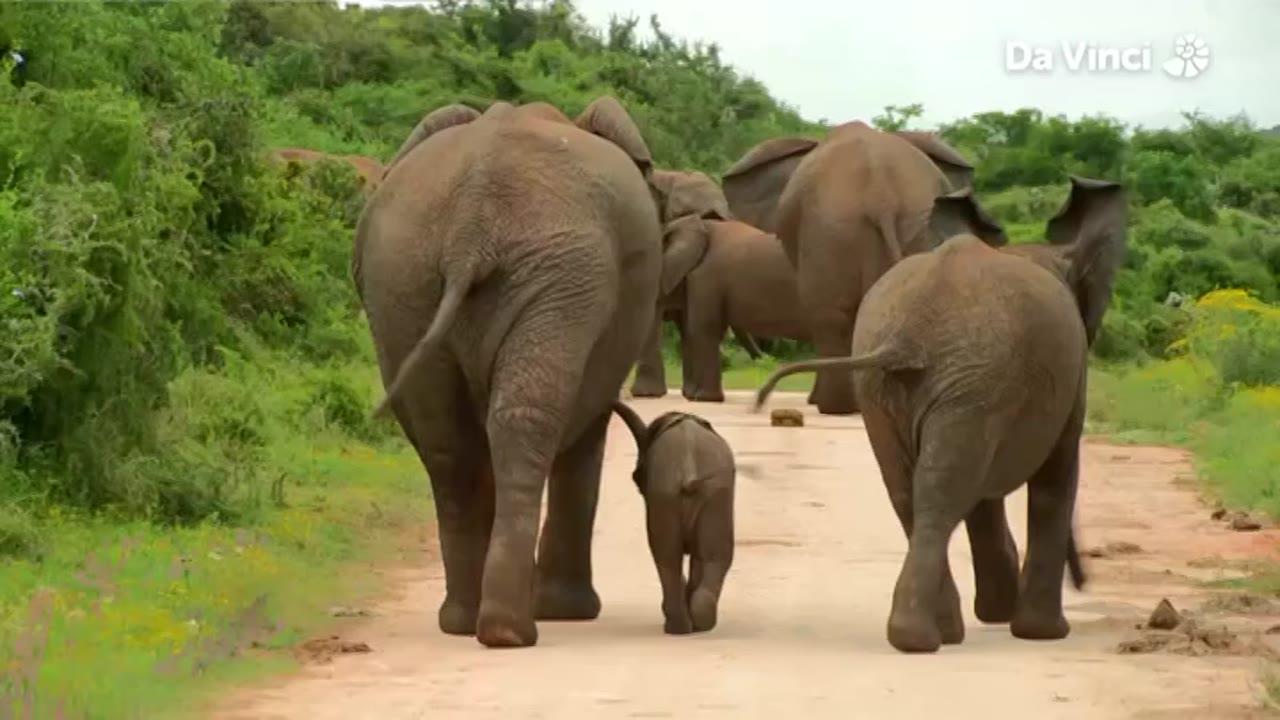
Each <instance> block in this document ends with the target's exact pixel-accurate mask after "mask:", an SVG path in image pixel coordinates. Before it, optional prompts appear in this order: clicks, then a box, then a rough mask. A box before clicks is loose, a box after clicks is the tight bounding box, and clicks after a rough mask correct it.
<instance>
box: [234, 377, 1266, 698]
mask: <svg viewBox="0 0 1280 720" xmlns="http://www.w3.org/2000/svg"><path fill="white" fill-rule="evenodd" d="M683 404H684V403H683V401H682V400H680V399H679V397H678V395H676V396H669V397H668V398H664V399H661V400H647V401H646V400H638V401H635V402H634V406H635V407H636V409H637V410H638V411H639V412H640V413H641V415H642V416H644V417H645V418H646V419H651V418H653V417H655V416H656V415H657V414H659V413H661V412H663V411H665V410H667V409H670V408H672V407H679V406H681V405H683ZM773 406H774V407H779V406H791V407H801V406H802V397H800V396H797V395H787V394H778V395H775V400H774V404H773ZM696 412H699V413H701V414H703V415H704V416H706V417H707V418H708V419H710V420H711V421H712V423H714V424H715V426H716V428H717V429H718V430H719V431H720V432H721V433H722V434H724V435H725V437H726V438H727V439H728V440H729V442H730V444H731V445H732V446H733V448H734V450H735V452H736V454H737V458H738V463H739V465H740V467H741V468H742V469H741V470H740V473H739V476H738V483H739V484H738V488H739V490H738V500H737V522H738V542H739V545H738V553H737V557H736V559H735V564H734V567H733V569H732V570H731V571H730V574H729V578H728V581H727V584H726V588H725V594H724V597H723V599H722V604H721V610H720V625H719V627H717V628H716V629H715V630H714V631H713V632H711V633H710V634H707V635H702V636H693V637H667V636H664V635H663V634H662V631H661V630H662V617H661V613H660V610H659V598H660V593H659V588H658V582H657V577H656V574H655V571H654V569H653V566H652V564H651V562H650V559H649V556H648V551H647V546H646V543H645V536H644V529H643V527H644V526H643V522H642V521H643V508H642V505H641V501H640V498H639V497H638V496H637V495H636V493H635V490H634V488H633V486H632V485H631V483H630V472H631V468H632V465H633V463H634V459H635V447H634V444H633V443H632V441H631V440H630V438H629V436H628V435H627V434H626V430H625V428H624V427H623V425H622V424H621V422H619V421H617V420H616V419H615V420H614V423H613V425H612V426H611V428H610V436H609V444H608V450H607V455H606V460H605V482H604V489H603V492H602V500H601V507H600V512H599V518H598V521H597V535H596V541H595V568H596V583H597V588H598V590H599V592H600V594H601V597H602V599H603V602H604V611H603V613H602V615H601V617H600V619H599V620H597V621H595V622H592V623H571V624H559V623H540V626H539V631H540V634H541V638H540V641H539V645H538V646H537V647H535V648H531V649H526V650H516V651H491V650H486V649H484V648H482V647H481V646H480V645H479V644H478V643H476V642H475V640H473V639H470V638H456V637H447V636H444V635H442V634H441V633H439V632H438V630H437V629H436V625H435V622H436V608H437V606H438V604H439V602H440V599H441V598H442V597H443V576H442V569H441V567H440V564H439V561H438V559H436V556H435V555H434V554H432V555H431V557H430V558H427V559H426V560H425V561H424V563H423V566H422V567H420V568H418V569H415V570H412V571H407V572H406V573H405V574H404V576H403V578H402V582H401V584H400V593H399V594H398V596H396V597H393V598H390V599H387V600H386V601H384V602H383V603H382V604H380V605H378V606H376V607H374V608H373V611H374V613H375V616H374V617H373V618H371V619H366V620H358V621H353V622H352V623H350V624H347V625H343V626H340V627H339V628H338V632H341V633H342V636H343V637H344V638H350V639H353V640H362V641H365V642H367V643H368V644H369V645H370V646H371V647H372V648H373V652H372V653H369V654H364V655H347V656H341V657H339V658H337V659H335V660H334V661H333V662H332V663H331V664H326V665H316V666H312V667H308V668H307V669H305V670H304V671H303V672H301V673H300V674H298V675H297V676H295V677H293V678H288V679H286V680H284V681H282V682H276V683H274V684H272V685H269V686H265V687H260V688H255V689H250V690H246V691H244V692H242V693H239V694H237V695H235V696H232V697H228V698H226V699H225V702H224V703H223V705H222V707H221V708H219V709H218V711H217V712H215V717H219V718H228V719H239V718H262V719H266V718H307V719H308V720H321V719H324V718H387V719H393V718H431V719H436V718H455V717H456V718H468V719H471V720H480V719H482V718H554V719H555V720H572V719H573V718H579V717H581V718H681V719H683V718H752V717H768V718H782V717H797V718H826V717H855V718H928V717H946V718H953V719H956V720H959V719H961V718H983V720H991V719H992V718H1004V717H1008V718H1019V719H1022V718H1030V717H1034V718H1042V719H1043V718H1130V717H1149V718H1157V717H1159V718H1164V717H1203V718H1210V717H1212V718H1224V717H1248V716H1252V713H1249V712H1246V711H1245V710H1244V709H1243V708H1244V707H1246V706H1256V705H1257V701H1256V699H1255V698H1256V690H1255V689H1254V687H1253V684H1254V683H1255V680H1256V677H1257V674H1258V668H1259V661H1258V660H1257V659H1256V658H1191V657H1182V656H1172V655H1141V656H1135V655H1119V654H1116V653H1115V652H1114V648H1115V646H1116V643H1117V641H1118V640H1119V639H1120V638H1121V636H1122V634H1123V633H1124V632H1125V631H1126V627H1127V628H1130V629H1131V628H1132V621H1133V619H1134V618H1137V617H1138V616H1140V615H1141V616H1145V614H1146V612H1148V611H1149V610H1150V608H1152V607H1153V606H1154V604H1155V602H1156V601H1157V600H1158V599H1159V598H1160V597H1163V596H1168V597H1170V598H1171V599H1173V601H1174V602H1175V604H1178V605H1180V606H1187V607H1194V606H1195V605H1196V603H1197V602H1198V601H1199V599H1200V598H1199V597H1198V594H1199V593H1200V591H1198V590H1196V589H1195V588H1194V587H1193V583H1192V578H1197V579H1204V578H1209V577H1213V576H1214V575H1215V574H1220V573H1222V572H1223V571H1222V570H1221V569H1220V568H1219V569H1214V568H1213V567H1209V568H1203V567H1202V566H1203V565H1205V563H1203V562H1192V563H1191V565H1188V562H1189V561H1194V560H1196V559H1197V558H1203V557H1204V556H1212V555H1219V556H1222V557H1226V558H1230V557H1241V556H1246V555H1249V554H1255V555H1256V554H1257V553H1258V552H1260V551H1262V550H1265V549H1267V548H1274V547H1275V546H1276V544H1277V536H1276V535H1274V534H1272V532H1271V531H1264V532H1262V533H1253V534H1240V533H1232V532H1231V531H1229V530H1226V529H1224V528H1221V527H1219V526H1218V525H1216V524H1214V523H1211V522H1210V521H1209V520H1208V513H1207V511H1206V510H1205V508H1204V507H1203V506H1201V505H1200V504H1199V503H1198V501H1197V500H1196V497H1195V494H1194V492H1193V490H1191V489H1190V487H1189V484H1188V483H1186V482H1185V477H1183V478H1182V479H1181V480H1180V479H1179V478H1180V476H1185V475H1186V474H1187V473H1189V468H1188V466H1187V464H1186V460H1185V458H1184V457H1183V456H1182V455H1181V454H1180V453H1178V452H1175V451H1171V450H1163V449H1156V448H1117V447H1111V446H1107V445H1101V444H1096V443H1092V442H1089V443H1086V445H1085V463H1084V486H1083V488H1082V490H1081V506H1080V509H1079V513H1078V514H1079V522H1080V527H1081V531H1080V532H1081V543H1082V545H1083V546H1084V547H1090V546H1094V545H1099V544H1102V543H1107V542H1113V541H1132V542H1136V543H1138V544H1140V545H1141V546H1142V547H1143V548H1144V549H1145V550H1146V552H1144V553H1142V554H1138V555H1127V556H1124V557H1113V558H1109V559H1102V560H1098V559H1094V560H1092V561H1091V562H1090V564H1089V565H1088V566H1087V567H1088V570H1089V571H1090V572H1091V573H1092V575H1091V580H1092V582H1093V584H1092V585H1091V586H1090V587H1089V588H1088V590H1087V591H1086V593H1082V594H1081V593H1074V592H1071V591H1070V590H1068V591H1067V598H1066V601H1067V604H1068V608H1069V609H1068V614H1069V617H1070V618H1071V620H1072V622H1073V626H1074V632H1073V634H1072V636H1071V637H1070V638H1069V639H1067V640H1065V641H1062V642H1053V643H1029V642H1025V641H1020V640H1016V639H1014V638H1012V637H1011V636H1010V635H1009V632H1008V629H1007V628H1006V627H986V626H982V625H980V624H978V623H977V622H976V620H974V619H973V617H972V611H971V607H970V606H971V603H972V597H973V595H972V592H973V578H972V571H971V569H970V568H971V565H970V562H969V557H968V548H967V543H965V542H964V533H963V532H959V533H957V534H956V536H955V538H954V541H953V544H952V567H953V568H954V569H955V572H956V580H957V582H958V583H959V585H960V591H961V594H962V597H963V599H964V604H965V606H966V607H965V611H966V614H968V616H969V628H968V637H967V639H966V641H965V643H964V644H963V645H960V646H954V647H944V648H943V650H942V651H941V652H940V653H938V654H937V655H932V656H907V655H902V654H899V653H897V652H895V651H894V650H893V649H891V648H890V647H889V645H888V643H887V642H886V640H885V634H884V627H885V620H886V617H887V613H888V609H889V600H890V595H891V592H892V588H893V584H894V580H895V578H896V577H897V573H898V569H899V564H900V562H901V559H902V556H903V553H904V551H905V546H906V542H905V539H904V538H903V536H902V532H901V530H900V529H899V527H898V524H897V521H896V520H895V518H894V516H893V513H892V512H891V510H890V507H889V503H888V499H887V498H886V497H885V494H884V489H883V486H882V485H881V483H880V479H879V475H878V471H877V468H876V464H875V461H874V458H873V456H872V453H871V448H870V446H869V445H868V442H867V439H866V435H865V432H864V431H863V430H862V421H861V419H860V418H858V417H852V418H831V417H822V416H818V415H816V413H815V412H814V411H813V410H812V409H806V411H805V415H806V420H807V422H808V423H809V425H808V427H805V428H803V429H791V428H773V427H769V426H768V415H767V413H766V414H761V415H752V414H750V413H749V412H748V410H747V407H746V396H745V395H744V394H733V395H732V396H731V397H730V399H729V401H728V402H726V403H724V404H699V405H697V406H696ZM1024 507H1025V499H1024V497H1023V496H1022V495H1021V494H1019V495H1017V496H1014V497H1013V498H1011V499H1010V517H1011V521H1012V522H1014V523H1015V537H1016V538H1017V539H1018V543H1019V545H1020V546H1022V544H1023V538H1024V534H1023V530H1022V520H1023V516H1024ZM1192 566H1196V567H1201V569H1198V570H1197V569H1195V568H1194V567H1192ZM1125 621H1128V623H1129V624H1128V625H1127V626H1126V622H1125Z"/></svg>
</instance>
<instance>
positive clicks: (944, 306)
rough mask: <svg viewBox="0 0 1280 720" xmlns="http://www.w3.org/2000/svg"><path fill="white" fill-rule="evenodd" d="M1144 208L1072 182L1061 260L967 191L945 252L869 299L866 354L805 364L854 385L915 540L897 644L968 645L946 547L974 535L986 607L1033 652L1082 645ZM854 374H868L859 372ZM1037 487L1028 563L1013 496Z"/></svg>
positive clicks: (802, 366) (900, 600)
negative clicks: (1094, 526)
mask: <svg viewBox="0 0 1280 720" xmlns="http://www.w3.org/2000/svg"><path fill="white" fill-rule="evenodd" d="M1126 212H1127V201H1126V198H1125V192H1124V190H1123V188H1122V187H1121V186H1120V185H1118V184H1116V183H1113V182H1107V181H1102V180H1091V179H1087V178H1076V177H1073V178H1072V179H1071V195H1070V197H1069V198H1068V200H1067V202H1066V204H1065V205H1064V206H1063V208H1062V209H1061V210H1060V211H1059V212H1058V214H1057V215H1056V216H1054V218H1053V219H1051V220H1050V221H1049V223H1048V226H1047V230H1046V238H1047V239H1048V243H1047V244H1038V245H1015V246H1004V233H1003V231H1002V229H1001V228H1000V226H999V225H998V224H997V223H996V222H995V221H994V220H992V219H991V218H990V217H989V216H987V215H986V213H985V212H983V211H982V209H981V208H980V207H978V205H977V204H976V203H975V202H974V201H973V198H972V196H971V195H970V194H969V192H968V191H961V192H960V193H957V194H954V195H951V196H948V197H944V198H940V199H939V200H938V202H937V205H936V207H935V210H934V213H933V218H932V222H931V225H932V227H933V228H934V229H935V232H934V233H931V234H932V235H933V236H934V237H935V239H936V240H944V239H945V241H944V242H942V243H941V244H940V245H939V246H938V247H936V249H934V250H933V251H932V252H927V253H923V254H920V255H915V256H912V257H909V258H906V259H905V260H903V261H902V262H901V263H899V264H897V265H896V266H894V267H893V269H891V270H889V272H887V273H886V274H885V275H884V277H883V278H881V279H880V282H878V283H877V284H876V285H875V287H874V288H872V289H871V292H870V293H868V294H867V297H866V300H865V301H864V302H863V303H862V309H861V311H860V313H859V315H858V326H857V328H856V330H855V331H854V336H853V341H852V355H851V356H850V357H846V358H831V359H826V360H817V361H810V362H802V363H796V364H793V365H789V366H787V367H784V368H782V369H780V370H779V371H778V372H777V373H775V374H774V376H773V377H771V378H770V379H769V381H768V382H767V383H766V384H765V385H764V386H763V387H762V388H761V389H760V392H759V395H758V398H757V407H758V406H759V404H760V403H762V402H763V401H764V399H765V398H766V397H767V396H768V394H769V392H770V391H771V390H772V389H773V387H774V386H775V385H776V383H777V382H778V380H779V379H781V378H782V377H783V376H786V375H789V374H791V373H794V372H799V371H802V370H814V369H819V368H824V369H829V370H831V371H834V372H841V373H844V374H850V375H853V376H854V378H855V379H856V384H857V389H858V393H859V396H860V397H861V398H862V399H863V401H864V402H863V419H864V422H865V423H866V428H867V435H868V436H869V437H870V440H871V446H872V449H873V450H874V451H875V456H876V461H877V462H878V464H879V465H880V471H881V474H882V476H883V479H884V483H885V487H886V489H887V490H888V492H889V498H890V500H891V501H892V503H893V508H894V510H895V511H896V512H897V515H898V518H899V520H900V521H901V522H902V527H903V529H904V530H905V531H906V534H907V537H908V550H907V557H906V560H905V562H904V563H903V566H902V572H901V574H900V575H899V577H898V583H897V586H896V587H895V589H894V594H893V611H892V614H891V615H890V617H889V625H888V636H889V642H890V643H892V644H893V646H894V647H896V648H898V649H899V650H902V651H926V652H928V651H934V650H936V649H937V648H938V646H939V645H940V644H942V643H958V642H960V641H961V640H962V639H963V638H964V622H963V619H962V616H961V614H960V598H959V594H958V593H957V592H956V586H955V582H954V580H953V579H952V576H951V570H950V568H949V566H948V563H947V543H948V540H949V538H950V537H951V533H952V532H953V531H954V530H955V528H956V526H957V525H958V524H959V523H960V522H961V521H964V522H965V525H966V528H967V530H968V534H969V543H970V546H971V548H972V551H973V562H974V575H975V581H976V585H977V597H976V599H975V609H976V611H977V615H978V617H979V619H981V620H983V621H986V622H1011V630H1012V632H1013V634H1014V635H1015V636H1017V637H1020V638H1026V639H1059V638H1063V637H1066V635H1067V634H1068V632H1069V631H1070V626H1069V625H1068V623H1067V620H1066V617H1065V616H1064V615H1063V612H1062V579H1063V566H1064V563H1066V564H1069V565H1070V568H1071V570H1072V580H1073V582H1074V583H1075V584H1076V586H1077V587H1079V586H1080V585H1081V584H1082V583H1083V581H1084V577H1083V573H1082V572H1081V569H1080V567H1079V558H1078V556H1077V554H1076V548H1075V542H1074V539H1073V531H1072V522H1073V518H1072V516H1073V511H1074V507H1075V498H1076V486H1077V481H1078V475H1079V469H1080V458H1079V455H1080V435H1081V432H1082V429H1083V424H1084V416H1085V396H1086V395H1085V383H1086V379H1087V369H1088V354H1089V347H1090V346H1091V344H1092V343H1093V340H1094V338H1095V337H1096V336H1097V333H1098V329H1099V327H1100V326H1101V323H1102V316H1103V313H1104V312H1105V310H1106V308H1107V305H1108V304H1109V302H1110V299H1111V289H1112V283H1113V282H1114V279H1115V274H1116V271H1117V269H1118V267H1119V265H1120V263H1121V260H1122V257H1123V254H1124V248H1125V221H1126ZM851 371H852V372H851ZM1024 484H1025V485H1027V486H1028V501H1027V555H1026V562H1025V563H1024V564H1023V567H1022V574H1021V578H1019V576H1018V553H1017V547H1016V546H1015V545H1014V542H1013V537H1012V536H1011V534H1010V533H1009V527H1008V523H1007V521H1006V518H1005V511H1004V498H1005V496H1006V495H1008V494H1009V493H1011V492H1013V491H1014V490H1016V489H1018V488H1019V487H1021V486H1022V485H1024Z"/></svg>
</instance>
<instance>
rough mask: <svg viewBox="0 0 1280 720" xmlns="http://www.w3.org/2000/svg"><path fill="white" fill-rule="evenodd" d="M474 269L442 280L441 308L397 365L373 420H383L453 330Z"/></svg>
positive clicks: (469, 289) (472, 281) (472, 278)
mask: <svg viewBox="0 0 1280 720" xmlns="http://www.w3.org/2000/svg"><path fill="white" fill-rule="evenodd" d="M475 276H476V273H475V270H474V268H467V269H466V270H465V271H463V272H461V273H459V274H458V275H457V276H456V277H455V278H454V279H453V280H450V279H448V278H446V279H445V287H444V297H442V298H441V299H440V306H439V307H437V308H436V315H435V317H434V318H432V320H431V327H429V328H427V332H426V334H424V335H423V336H422V337H421V338H420V339H419V340H418V342H417V344H415V345H414V346H413V349H412V350H410V351H409V354H408V355H406V356H405V358H404V361H402V362H401V363H400V367H399V368H398V369H397V370H396V375H395V378H394V379H393V380H392V381H391V384H390V385H388V386H387V395H386V397H384V398H383V399H382V402H381V403H379V404H378V407H377V409H376V410H374V411H373V416H374V417H383V416H384V415H386V414H387V411H388V410H390V408H391V402H392V401H393V400H395V398H396V397H397V396H398V395H399V394H400V392H401V390H403V389H404V384H405V382H406V381H407V380H408V379H409V377H410V376H411V375H412V374H413V373H414V372H415V371H416V369H417V367H418V365H420V364H422V360H423V358H425V357H427V355H428V353H429V352H430V351H431V350H432V349H434V348H435V347H436V346H437V345H439V344H440V341H441V340H442V339H444V336H445V335H446V334H447V333H448V332H449V329H450V328H451V327H453V323H454V321H455V320H457V318H458V308H460V307H462V301H463V300H465V299H466V297H467V293H469V292H471V286H472V284H474V282H475Z"/></svg>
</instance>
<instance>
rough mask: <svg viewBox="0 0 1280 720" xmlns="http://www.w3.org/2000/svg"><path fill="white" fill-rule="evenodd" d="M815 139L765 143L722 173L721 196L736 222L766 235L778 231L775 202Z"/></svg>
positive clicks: (769, 141) (790, 139)
mask: <svg viewBox="0 0 1280 720" xmlns="http://www.w3.org/2000/svg"><path fill="white" fill-rule="evenodd" d="M818 142H819V141H817V140H813V139H810V138H804V137H785V138H775V139H773V140H766V141H765V142H762V143H760V144H759V145H757V146H755V147H753V148H751V150H749V151H747V154H746V155H744V156H743V157H742V159H741V160H739V161H738V162H736V163H734V164H733V166H732V167H730V168H729V169H728V170H726V171H725V172H724V175H723V181H724V195H725V199H726V200H728V202H729V209H730V211H731V212H733V215H734V217H735V218H736V219H738V220H741V221H743V222H745V223H747V224H749V225H753V226H755V227H757V228H759V229H760V230H763V231H765V232H768V233H776V232H778V217H777V215H778V200H779V199H780V198H781V197H782V191H783V190H785V189H786V187H787V183H788V182H789V181H790V180H791V176H792V174H794V173H795V171H796V168H798V167H799V166H800V163H801V162H802V161H803V160H804V159H805V157H806V156H807V155H808V154H809V153H810V152H812V151H813V149H814V148H816V147H817V146H818Z"/></svg>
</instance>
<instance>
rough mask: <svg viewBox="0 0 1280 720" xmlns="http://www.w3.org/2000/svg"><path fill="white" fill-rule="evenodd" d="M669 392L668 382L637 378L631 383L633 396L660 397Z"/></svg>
mask: <svg viewBox="0 0 1280 720" xmlns="http://www.w3.org/2000/svg"><path fill="white" fill-rule="evenodd" d="M666 394H667V385H666V383H660V382H657V381H656V380H636V381H635V382H634V383H632V384H631V397H638V398H660V397H665V396H666Z"/></svg>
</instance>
